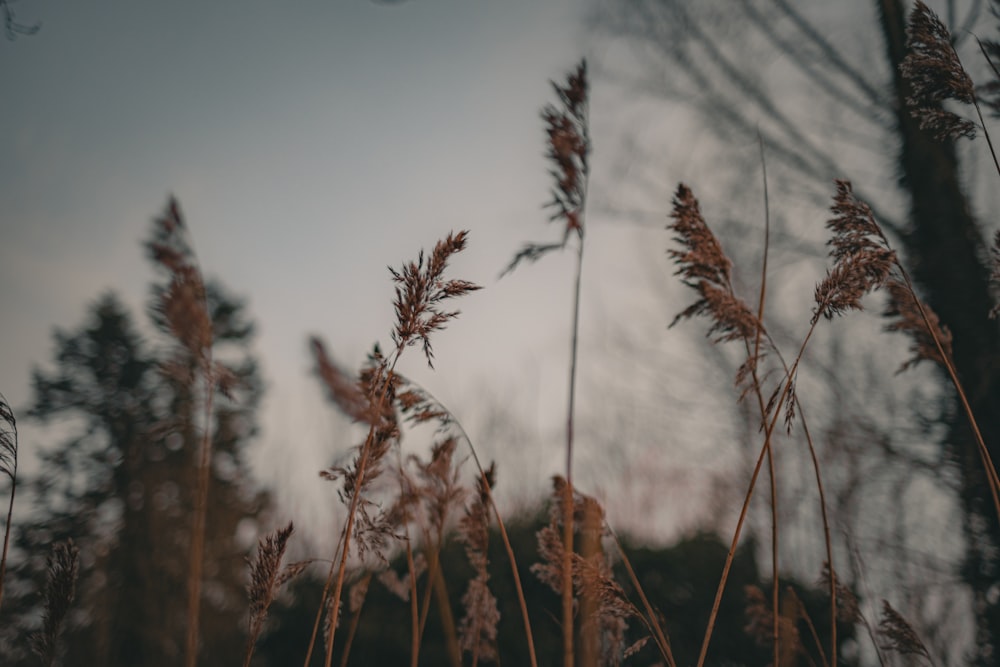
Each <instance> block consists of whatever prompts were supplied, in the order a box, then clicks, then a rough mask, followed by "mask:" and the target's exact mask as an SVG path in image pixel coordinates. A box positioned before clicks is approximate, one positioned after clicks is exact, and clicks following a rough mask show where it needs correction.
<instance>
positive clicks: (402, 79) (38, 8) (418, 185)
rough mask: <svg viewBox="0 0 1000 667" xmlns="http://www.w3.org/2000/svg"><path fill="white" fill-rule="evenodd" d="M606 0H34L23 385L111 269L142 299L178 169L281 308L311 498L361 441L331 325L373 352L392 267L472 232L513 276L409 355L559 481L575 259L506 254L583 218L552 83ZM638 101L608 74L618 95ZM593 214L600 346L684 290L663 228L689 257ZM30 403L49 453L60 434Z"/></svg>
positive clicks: (593, 302) (270, 479) (463, 406)
mask: <svg viewBox="0 0 1000 667" xmlns="http://www.w3.org/2000/svg"><path fill="white" fill-rule="evenodd" d="M584 5H585V3H581V2H574V1H573V0H548V1H547V2H537V1H535V0H504V1H503V2H496V1H492V0H490V1H486V0H471V1H470V0H411V1H409V2H404V3H401V4H379V3H375V2H369V1H365V0H343V1H339V0H338V1H332V2H331V1H329V0H322V1H320V0H316V1H309V2H306V1H302V2H289V3H274V2H261V1H258V0H247V1H245V2H241V3H201V2H199V3H195V2H187V1H180V2H173V3H162V2H158V3H153V2H117V1H108V2H97V3H80V2H57V1H55V0H31V1H28V0H25V1H23V2H20V3H18V4H16V5H15V8H16V9H17V11H18V18H19V19H20V20H21V21H23V22H25V23H31V22H33V21H40V22H41V24H42V27H41V30H40V31H39V32H38V34H37V35H34V36H27V37H25V36H22V37H19V38H18V39H16V40H15V41H0V90H2V91H3V100H4V102H3V121H2V125H0V201H3V202H4V207H3V214H2V216H0V225H2V228H0V306H2V311H0V312H2V313H3V316H2V318H0V340H2V341H3V345H2V349H0V391H2V392H3V393H4V394H5V395H6V396H7V398H8V399H9V400H10V402H11V403H12V404H13V406H14V407H15V409H16V410H23V409H24V408H25V407H26V406H27V405H28V404H29V403H30V400H31V398H30V387H29V378H30V370H31V368H32V367H33V366H35V365H38V364H46V363H48V362H49V360H50V359H51V357H52V351H53V346H52V339H51V332H52V330H53V327H56V326H58V327H61V328H63V329H72V328H76V327H78V326H79V325H80V324H81V323H82V321H83V317H84V314H85V311H86V308H87V306H88V305H89V304H90V303H92V302H93V301H94V300H95V299H96V298H97V297H98V295H100V294H101V293H102V292H104V291H105V290H108V289H114V290H116V291H118V292H119V293H120V294H121V295H122V296H123V297H124V299H125V300H126V302H127V303H128V304H130V305H131V306H132V307H133V308H134V309H135V310H136V312H137V313H139V312H141V311H140V310H139V309H140V308H141V305H142V303H143V299H144V297H145V295H146V289H147V285H148V283H149V281H150V280H151V279H152V277H153V274H152V270H151V268H150V266H149V265H148V263H147V262H146V260H145V259H144V256H143V253H142V251H141V248H140V243H141V241H142V240H143V239H144V238H145V236H146V235H147V234H148V231H149V229H150V220H151V219H152V218H153V217H154V216H155V215H157V214H158V213H159V212H160V211H161V210H162V208H163V206H164V204H165V202H166V200H167V197H168V196H169V195H170V194H174V195H176V196H177V197H178V198H179V200H180V203H181V206H182V210H183V212H184V213H185V215H186V218H187V222H188V224H189V226H190V229H191V233H192V235H193V238H194V242H195V245H196V248H197V252H198V255H199V258H200V260H201V263H202V266H203V268H204V271H205V273H206V274H207V275H209V276H212V277H216V278H218V279H220V280H221V281H222V282H224V283H225V284H226V285H227V286H228V287H229V288H230V289H232V290H233V291H235V292H236V293H237V294H239V295H242V296H244V297H246V298H247V299H248V303H249V309H250V313H251V315H252V316H253V317H254V318H255V319H256V321H257V323H258V327H259V329H258V331H259V336H258V339H257V341H256V350H257V352H258V353H259V356H260V358H261V361H262V364H263V371H264V374H265V376H266V379H267V382H268V393H267V397H266V401H265V404H264V412H263V416H262V421H263V427H264V428H263V432H262V435H261V437H260V439H259V441H258V442H257V443H256V444H255V446H254V449H253V453H252V458H253V461H254V462H255V464H256V470H257V474H258V476H259V477H260V478H261V480H262V481H264V482H266V483H268V484H273V485H275V487H277V489H278V491H277V495H278V497H279V498H280V499H281V500H282V501H283V502H284V503H285V508H286V511H287V512H288V513H289V514H291V515H292V516H294V517H295V518H296V520H297V521H300V520H304V521H308V517H302V516H300V515H301V514H308V513H309V512H311V511H312V512H315V511H316V507H315V506H316V503H315V497H316V496H315V493H316V489H317V488H320V487H321V485H322V483H321V482H320V481H319V479H318V477H317V475H316V472H317V470H318V469H320V468H322V467H324V466H326V465H328V464H329V463H330V461H331V460H332V459H333V458H335V457H336V456H338V455H339V454H341V453H342V452H343V451H344V450H345V449H346V448H347V447H348V446H349V445H350V444H352V443H351V442H350V441H349V440H347V439H346V438H345V436H344V434H343V432H342V431H341V430H339V428H338V427H337V426H336V423H337V422H336V420H335V418H334V417H332V416H331V415H332V411H331V410H330V409H329V408H327V407H325V406H324V404H323V401H322V396H321V392H320V390H319V388H318V386H317V384H316V382H315V380H314V379H313V378H312V377H311V375H310V368H311V364H310V359H309V357H308V354H307V347H306V339H307V336H308V335H309V334H313V333H315V334H319V335H320V336H322V337H323V338H324V339H325V340H326V341H327V343H328V345H329V347H330V349H331V351H332V352H333V354H334V355H335V356H336V358H337V359H338V360H339V361H340V362H341V363H342V364H344V365H346V366H349V367H355V366H357V364H358V363H360V361H361V360H362V359H363V355H364V352H365V351H366V350H367V349H368V348H369V347H370V345H371V344H372V343H373V342H374V341H376V340H380V341H383V342H385V341H387V340H388V332H389V329H390V326H391V322H392V307H391V298H392V288H391V284H390V281H389V276H388V272H387V271H386V268H385V267H386V265H389V264H391V265H399V264H400V263H401V262H403V261H406V260H408V259H411V258H414V257H415V256H416V253H417V252H418V250H419V249H420V248H429V247H431V246H432V245H433V244H434V242H435V241H436V240H437V239H439V238H441V237H442V236H444V235H445V234H446V233H448V232H449V231H450V230H453V229H469V230H470V231H471V235H470V243H469V248H468V250H467V251H466V252H465V253H464V255H463V256H462V257H460V258H458V259H457V261H455V263H454V265H453V270H452V275H453V276H455V277H462V278H466V279H470V280H473V281H475V282H477V283H479V284H481V285H483V286H484V287H485V288H486V289H484V290H483V291H481V292H477V293H475V294H472V295H470V296H468V297H467V298H465V299H464V300H463V303H462V304H460V306H461V308H462V310H463V314H462V316H461V317H460V319H459V320H457V321H456V322H454V323H453V324H452V325H451V326H450V330H449V331H447V332H445V333H444V334H443V335H440V336H438V337H437V338H436V340H435V350H436V354H437V363H436V367H437V370H436V371H435V372H433V373H432V372H430V371H428V370H427V369H426V366H425V365H424V364H423V363H422V361H421V359H420V355H419V354H413V355H411V356H410V358H409V360H408V361H404V363H403V366H402V368H403V370H404V371H405V372H407V373H408V374H410V375H412V376H415V377H416V378H417V379H419V380H420V381H421V382H423V383H425V384H426V385H427V386H428V387H429V388H431V389H432V390H433V391H434V392H435V394H437V395H438V396H439V397H440V398H441V399H442V400H444V401H445V402H446V403H448V404H449V405H450V406H451V407H452V408H453V409H454V410H455V411H456V412H458V413H459V415H460V417H461V418H462V419H463V421H466V422H468V423H469V424H471V426H472V428H470V430H472V431H473V432H476V433H482V434H486V435H488V436H489V440H490V441H489V442H486V443H482V444H481V448H482V449H483V450H484V451H485V454H486V455H487V456H499V457H500V458H501V459H502V460H503V459H504V456H505V455H506V457H507V460H512V461H514V462H515V469H512V470H510V471H509V474H508V477H507V478H506V484H507V486H506V488H507V489H508V492H507V494H508V495H507V497H508V498H510V497H512V496H514V495H518V494H521V493H522V492H524V491H526V490H534V491H536V492H543V491H544V490H545V488H546V487H547V481H546V480H547V478H548V476H549V475H550V474H552V473H554V472H556V471H558V470H559V461H561V456H562V453H561V447H562V445H561V439H560V438H561V436H560V432H561V427H562V421H563V417H562V410H563V404H564V400H565V398H564V397H565V387H566V379H565V378H566V362H567V360H568V352H567V345H566V341H567V339H568V334H569V316H570V302H569V294H570V287H571V277H572V274H571V270H572V262H571V256H570V255H569V254H567V255H565V256H561V257H550V258H547V259H546V261H544V262H542V263H540V264H538V265H534V266H526V267H524V268H522V269H519V270H518V272H517V273H516V274H515V275H513V276H511V277H508V278H505V279H504V280H502V281H499V282H498V280H497V276H498V274H499V272H500V270H501V269H502V268H503V266H504V265H505V264H506V262H507V261H508V260H509V258H510V256H511V255H512V254H513V253H514V252H515V251H516V250H517V249H518V248H519V246H520V245H521V243H523V242H524V241H529V240H549V239H554V238H557V236H558V233H559V232H558V229H556V228H554V227H552V226H546V224H545V221H546V219H547V213H546V212H545V211H543V210H542V209H541V204H542V203H543V202H544V201H545V200H547V199H548V189H549V186H550V183H549V178H548V176H547V169H548V167H547V165H546V164H545V161H544V158H543V152H544V146H543V137H544V134H543V130H542V123H541V120H540V119H539V116H538V111H539V109H540V108H541V106H542V105H543V104H544V103H546V102H548V101H550V100H551V97H552V94H551V90H550V88H549V84H548V80H549V79H559V78H562V77H563V76H564V74H565V72H567V71H568V70H569V69H570V68H572V67H573V66H574V64H575V63H576V62H577V61H578V60H579V59H580V57H582V56H583V55H585V54H586V49H585V48H584V46H583V44H584V42H585V40H584V39H583V38H582V35H583V30H582V28H581V23H582V22H581V19H582V9H583V7H584ZM612 102H614V101H613V100H610V99H608V100H605V101H604V102H601V101H600V96H599V95H598V94H595V114H594V115H595V116H598V115H600V116H604V115H605V114H603V113H598V112H597V111H596V107H597V106H598V105H601V104H604V105H605V108H606V109H608V110H610V109H612V108H613V107H614V104H612ZM596 122H597V121H595V123H596ZM594 131H595V136H597V137H598V138H599V137H600V133H601V130H600V128H599V127H597V128H595V130H594ZM689 149H690V148H689ZM609 152H610V151H606V152H605V155H607V154H608V153H609ZM595 155H596V157H597V158H598V159H599V158H600V156H601V155H602V147H601V146H600V145H599V142H598V146H597V149H596V154H595ZM665 187H667V188H669V184H666V183H665ZM665 205H666V202H663V206H664V208H663V209H662V210H663V213H664V214H665V213H666V208H665ZM590 225H591V229H592V231H591V232H590V235H589V237H588V244H589V248H590V249H589V250H588V255H587V265H586V270H585V271H586V274H585V283H584V285H585V294H586V295H587V296H586V301H585V310H584V325H585V336H584V343H583V344H584V348H583V349H584V350H585V351H586V350H588V349H595V348H603V347H604V346H606V345H607V344H608V342H609V340H608V339H606V338H605V337H608V336H612V337H613V336H614V335H615V333H614V331H613V330H612V329H610V328H608V327H607V326H605V325H606V324H607V322H608V321H610V320H611V319H620V318H621V317H622V316H621V315H620V314H616V312H615V310H614V309H616V308H624V309H626V310H627V311H629V312H630V314H629V315H627V316H626V317H627V318H628V321H630V322H631V324H630V327H631V328H632V329H633V330H636V328H637V326H638V323H639V322H640V317H641V318H644V320H645V322H646V323H645V324H644V325H643V326H645V327H647V329H648V331H650V332H654V333H655V335H656V336H662V335H663V330H664V328H665V324H666V323H667V322H668V321H669V318H668V315H669V314H668V313H667V312H665V311H664V310H663V308H662V305H655V302H649V301H643V300H642V298H641V295H640V292H641V290H637V289H635V288H636V286H637V285H639V284H642V283H644V282H645V281H647V280H648V278H649V268H648V262H646V261H645V259H644V260H643V261H637V260H636V256H635V253H636V248H637V247H648V248H649V249H650V252H651V255H650V256H653V257H656V256H662V254H661V253H662V248H663V247H665V245H666V240H667V239H666V234H665V233H664V232H662V231H654V232H653V233H652V234H651V235H650V232H649V230H646V231H639V232H636V231H634V230H627V229H623V228H622V227H621V226H617V225H613V224H604V223H602V221H601V219H600V216H599V215H598V214H596V213H595V214H591V217H590ZM644 235H645V236H644ZM654 305H655V307H656V308H657V309H659V311H660V312H654V311H653V310H652V309H653V307H654ZM588 378H590V381H592V380H593V378H592V377H591V375H590V374H589V371H588V370H587V368H586V367H585V368H584V371H583V373H582V374H581V383H582V384H583V385H584V386H583V387H582V389H581V392H582V400H583V401H587V400H588V397H594V396H597V397H598V398H599V397H600V395H601V394H602V392H604V391H607V386H604V387H603V388H594V389H587V385H588ZM632 382H636V380H635V379H634V378H633V379H632ZM688 400H690V397H689V399H688ZM584 405H586V402H585V403H584ZM585 418H586V417H585ZM22 424H23V427H22V438H21V448H22V459H23V460H27V459H30V451H31V450H32V449H33V448H35V447H38V446H42V445H44V444H46V443H45V442H40V441H44V440H45V439H46V437H50V436H46V435H45V434H43V433H42V432H40V431H37V430H36V429H35V428H34V427H33V426H32V425H31V424H30V423H27V421H26V420H24V421H22ZM526 456H527V457H530V458H529V459H525V457H526ZM602 458H604V457H603V456H590V457H589V458H588V456H587V454H586V452H583V453H582V454H581V459H580V460H581V465H582V466H586V465H588V463H587V461H588V460H589V461H590V462H591V464H592V465H593V466H594V468H595V469H597V470H603V469H604V466H606V461H605V462H604V463H602ZM524 460H531V461H532V465H530V466H522V467H521V468H520V469H518V468H516V461H524ZM29 465H30V464H29ZM644 465H645V468H643V469H644V470H645V471H646V472H647V473H648V472H649V467H648V462H646V464H644ZM642 467H643V466H642V465H640V468H642ZM505 472H508V471H507V470H506V469H504V468H501V480H502V484H501V486H503V481H504V474H505ZM321 514H325V512H322V513H321Z"/></svg>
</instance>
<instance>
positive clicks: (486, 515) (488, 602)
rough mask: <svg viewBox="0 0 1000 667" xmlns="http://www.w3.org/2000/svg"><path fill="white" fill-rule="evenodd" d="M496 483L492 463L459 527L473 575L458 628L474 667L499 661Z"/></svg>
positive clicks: (480, 479)
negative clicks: (492, 552) (493, 575)
mask: <svg viewBox="0 0 1000 667" xmlns="http://www.w3.org/2000/svg"><path fill="white" fill-rule="evenodd" d="M495 484H496V465H495V464H492V463H491V464H490V466H489V468H487V469H486V470H485V472H484V474H483V476H482V477H480V478H479V479H477V480H476V491H477V492H476V494H475V497H474V498H473V501H472V503H471V504H470V505H469V506H468V508H467V509H466V511H465V515H464V516H463V517H462V519H461V520H460V521H459V524H458V536H459V539H460V540H461V541H462V543H463V544H464V545H465V557H466V558H467V559H468V561H469V564H470V565H472V571H473V573H474V575H473V577H472V579H471V580H469V584H468V587H467V588H466V590H465V593H464V594H463V595H462V606H463V607H464V608H465V615H464V616H463V617H462V620H461V622H460V623H459V625H458V633H459V642H460V646H461V649H462V651H463V652H466V653H471V654H472V667H476V665H477V664H478V663H479V661H480V660H482V661H483V662H497V661H498V654H497V624H498V623H499V622H500V610H499V608H498V607H497V600H496V597H495V596H494V595H493V592H492V591H491V590H490V587H489V580H490V573H489V569H488V566H489V558H488V549H489V540H490V530H489V527H490V488H491V487H493V486H494V485H495Z"/></svg>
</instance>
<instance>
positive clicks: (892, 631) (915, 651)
mask: <svg viewBox="0 0 1000 667" xmlns="http://www.w3.org/2000/svg"><path fill="white" fill-rule="evenodd" d="M877 632H878V634H879V636H881V637H882V638H883V639H885V642H886V643H885V644H883V645H882V648H883V649H887V650H890V651H895V652H896V653H899V654H902V655H917V656H920V657H922V658H924V659H925V660H927V661H928V662H930V663H931V664H932V665H933V664H934V660H933V658H931V654H930V652H929V651H928V650H927V647H926V646H925V645H924V642H923V641H922V640H921V639H920V635H918V634H917V631H916V630H914V629H913V626H911V625H910V623H909V622H908V621H907V620H906V619H905V618H904V617H903V615H902V614H900V613H899V612H898V611H896V610H895V609H893V608H892V605H891V604H889V602H888V601H886V600H882V618H881V619H880V620H879V623H878V630H877Z"/></svg>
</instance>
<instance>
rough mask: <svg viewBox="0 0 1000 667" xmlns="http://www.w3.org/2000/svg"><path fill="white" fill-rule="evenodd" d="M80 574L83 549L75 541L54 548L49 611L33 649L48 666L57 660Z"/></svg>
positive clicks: (34, 638) (47, 591) (50, 562)
mask: <svg viewBox="0 0 1000 667" xmlns="http://www.w3.org/2000/svg"><path fill="white" fill-rule="evenodd" d="M79 571H80V550H79V548H77V546H76V545H75V544H73V540H67V541H65V542H59V543H57V544H56V545H55V546H53V547H52V553H51V554H49V559H48V575H49V578H48V584H47V585H46V587H45V611H44V613H43V616H42V629H41V630H40V631H39V632H36V633H35V634H34V635H32V637H31V648H32V650H33V651H34V652H35V653H36V654H37V655H38V656H39V657H40V658H41V659H42V663H43V664H45V665H52V664H53V663H54V662H55V659H56V648H57V645H56V644H57V642H58V640H59V634H60V632H61V631H62V626H63V621H64V620H65V619H66V614H67V613H68V612H69V608H70V605H71V604H73V598H74V597H75V596H76V578H77V575H78V574H79Z"/></svg>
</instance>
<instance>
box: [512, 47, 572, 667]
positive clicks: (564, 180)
mask: <svg viewBox="0 0 1000 667" xmlns="http://www.w3.org/2000/svg"><path fill="white" fill-rule="evenodd" d="M552 89H553V90H554V91H555V93H556V97H557V98H558V99H559V104H558V105H556V104H548V105H546V106H545V107H544V108H543V109H542V120H544V121H545V133H546V136H547V141H546V145H547V152H546V157H547V158H548V159H549V161H550V162H551V163H552V165H553V169H551V170H550V172H549V173H550V175H551V176H552V178H553V180H554V181H555V184H554V185H553V187H552V200H551V201H549V202H548V203H547V204H546V207H549V208H554V209H555V212H553V213H552V215H551V216H550V217H549V220H550V221H556V220H561V221H562V222H563V223H564V226H563V235H562V240H561V241H559V242H558V243H528V244H526V245H525V246H524V247H523V248H522V249H521V250H520V251H519V252H518V253H517V254H515V255H514V258H513V259H512V260H511V262H510V264H508V265H507V268H506V269H504V271H503V273H502V274H501V275H505V274H507V273H510V272H511V271H513V270H514V269H515V268H516V267H517V265H518V264H520V263H521V262H522V261H524V260H528V261H532V262H534V261H537V260H538V259H540V258H541V257H543V256H545V255H547V254H548V253H550V252H552V251H553V250H562V249H564V248H566V247H567V246H568V245H569V242H570V240H571V239H572V238H574V237H576V239H577V244H576V279H575V283H574V291H573V327H572V334H571V339H570V366H569V396H568V407H567V416H566V472H565V474H566V477H565V480H566V486H565V493H566V494H567V499H566V500H565V502H564V503H563V506H564V507H565V508H566V511H567V512H569V511H572V505H573V429H574V414H575V409H576V407H575V406H576V368H577V349H578V346H579V333H580V285H581V279H582V275H583V248H584V231H585V225H584V214H585V209H586V205H587V185H588V181H589V177H590V150H591V143H590V129H589V123H590V121H589V109H590V83H589V80H588V78H587V62H586V61H585V60H583V61H581V62H580V64H579V65H577V67H576V70H574V71H573V72H571V73H570V74H568V75H567V77H566V83H565V84H559V83H556V82H554V81H553V82H552ZM563 530H564V532H563V542H564V549H563V559H564V563H563V565H562V573H563V577H564V578H563V582H562V624H563V665H564V667H573V665H574V658H573V582H572V580H571V578H570V570H571V563H570V560H571V557H572V554H573V522H572V520H571V517H569V516H567V517H565V520H564V521H563Z"/></svg>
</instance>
